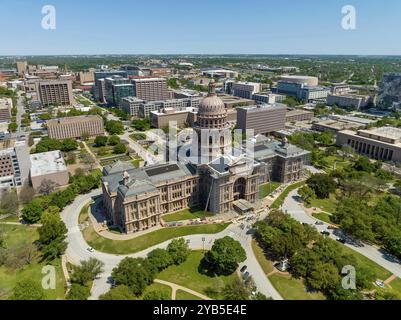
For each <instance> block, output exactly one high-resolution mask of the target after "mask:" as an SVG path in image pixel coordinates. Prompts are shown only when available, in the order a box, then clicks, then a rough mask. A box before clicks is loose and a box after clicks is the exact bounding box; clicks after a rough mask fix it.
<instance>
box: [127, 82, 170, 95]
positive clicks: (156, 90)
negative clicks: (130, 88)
mask: <svg viewBox="0 0 401 320" xmlns="http://www.w3.org/2000/svg"><path fill="white" fill-rule="evenodd" d="M132 83H133V84H134V88H135V96H136V97H137V98H139V99H142V100H145V101H157V100H167V99H169V97H170V95H169V93H168V88H167V80H166V79H165V78H144V79H133V80H132Z"/></svg>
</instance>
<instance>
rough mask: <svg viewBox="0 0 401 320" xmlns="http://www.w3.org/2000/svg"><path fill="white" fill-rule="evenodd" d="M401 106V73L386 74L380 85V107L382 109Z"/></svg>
mask: <svg viewBox="0 0 401 320" xmlns="http://www.w3.org/2000/svg"><path fill="white" fill-rule="evenodd" d="M400 105H401V73H385V74H384V75H383V77H382V79H381V81H380V84H379V93H378V106H379V107H380V108H381V109H392V108H397V107H399V106H400Z"/></svg>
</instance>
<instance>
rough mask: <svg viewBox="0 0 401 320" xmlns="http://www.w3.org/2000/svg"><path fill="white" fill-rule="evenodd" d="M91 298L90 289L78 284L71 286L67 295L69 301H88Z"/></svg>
mask: <svg viewBox="0 0 401 320" xmlns="http://www.w3.org/2000/svg"><path fill="white" fill-rule="evenodd" d="M89 296H90V288H88V287H87V286H83V285H80V284H77V283H73V284H71V288H70V291H69V292H68V294H67V300H87V299H88V297H89Z"/></svg>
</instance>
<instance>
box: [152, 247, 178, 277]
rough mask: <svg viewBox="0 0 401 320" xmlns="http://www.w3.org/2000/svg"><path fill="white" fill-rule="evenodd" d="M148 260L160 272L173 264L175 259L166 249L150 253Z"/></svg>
mask: <svg viewBox="0 0 401 320" xmlns="http://www.w3.org/2000/svg"><path fill="white" fill-rule="evenodd" d="M148 260H149V262H150V263H151V264H152V265H153V266H154V267H155V268H157V270H158V271H159V272H160V271H162V270H164V269H166V268H167V267H168V266H170V265H172V264H173V259H172V258H171V256H170V254H169V253H168V252H167V250H164V249H154V250H153V251H151V252H149V253H148Z"/></svg>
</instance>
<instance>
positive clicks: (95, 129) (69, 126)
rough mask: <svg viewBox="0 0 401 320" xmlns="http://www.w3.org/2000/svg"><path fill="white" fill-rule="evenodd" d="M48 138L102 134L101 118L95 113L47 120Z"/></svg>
mask: <svg viewBox="0 0 401 320" xmlns="http://www.w3.org/2000/svg"><path fill="white" fill-rule="evenodd" d="M47 132H48V134H49V138H51V139H57V140H62V139H66V138H73V139H77V138H82V137H84V136H85V135H88V136H90V137H95V136H102V135H104V127H103V119H102V117H100V116H97V115H86V116H77V117H66V118H59V119H52V120H49V121H47Z"/></svg>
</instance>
